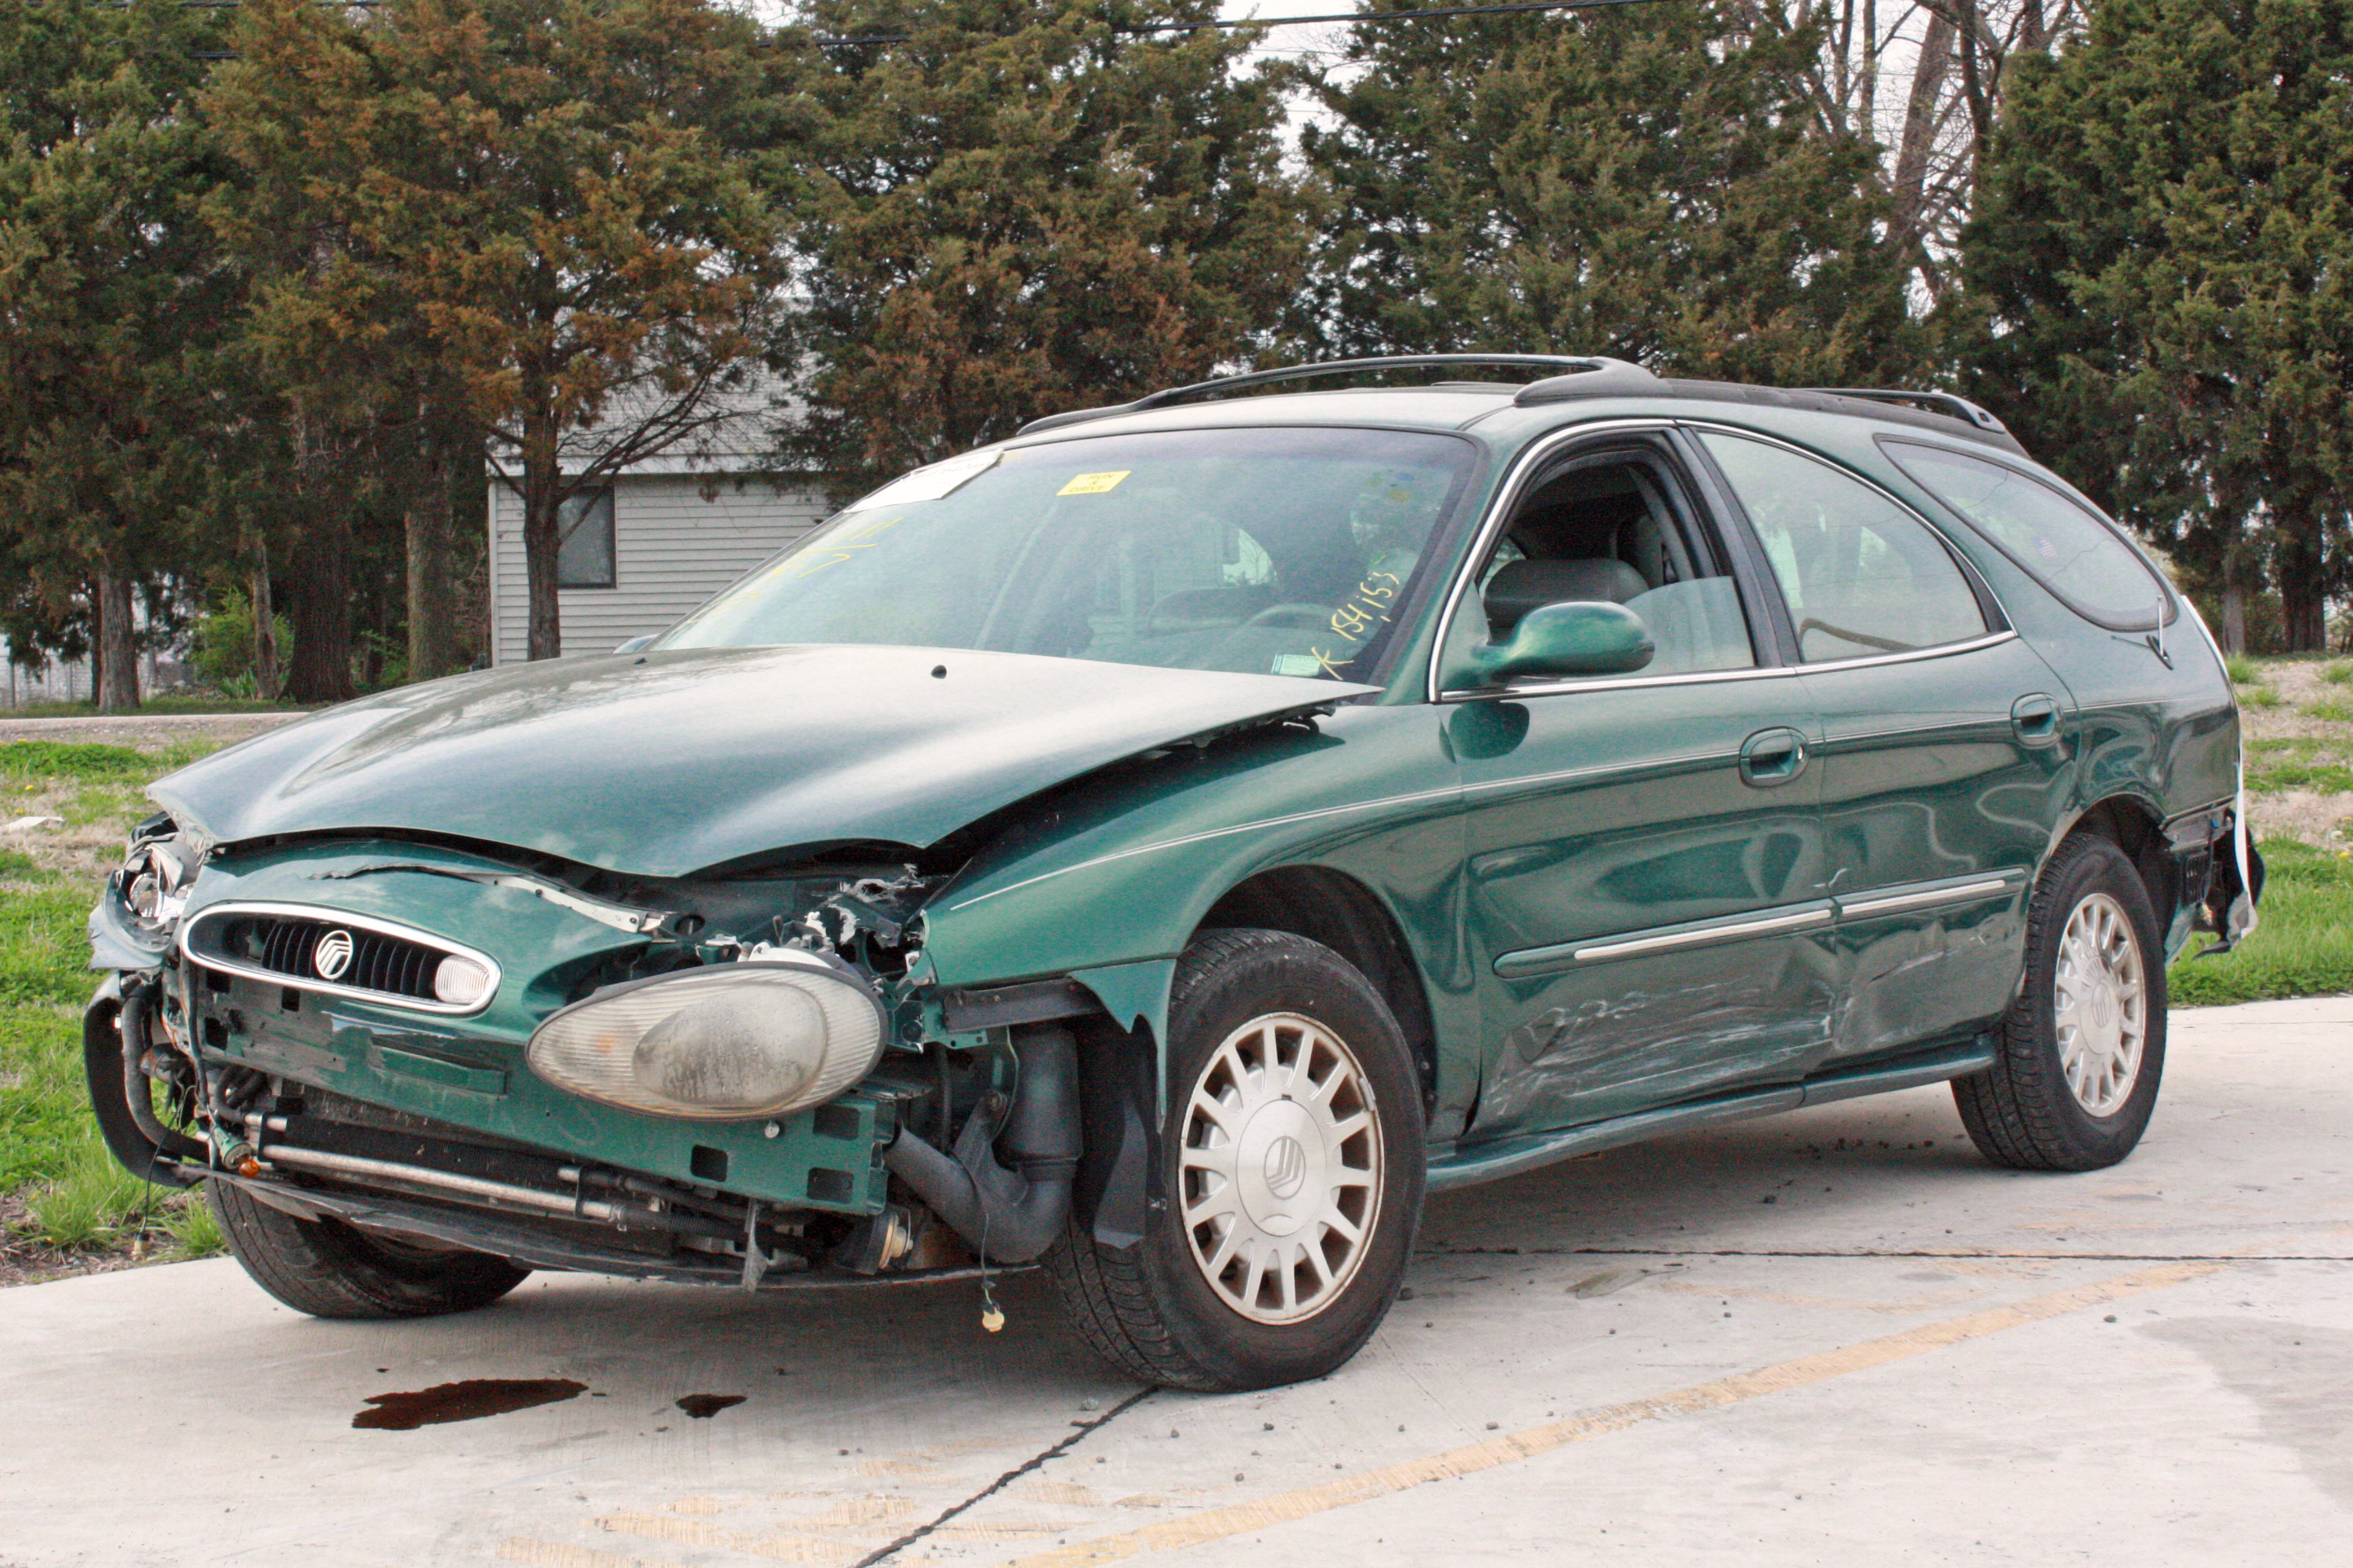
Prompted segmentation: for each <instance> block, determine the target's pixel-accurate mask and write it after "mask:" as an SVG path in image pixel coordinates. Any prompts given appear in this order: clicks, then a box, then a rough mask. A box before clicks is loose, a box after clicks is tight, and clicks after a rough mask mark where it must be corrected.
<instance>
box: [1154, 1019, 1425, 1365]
mask: <svg viewBox="0 0 2353 1568" xmlns="http://www.w3.org/2000/svg"><path fill="white" fill-rule="evenodd" d="M1181 1159H1182V1162H1183V1163H1182V1165H1181V1167H1180V1172H1181V1175H1180V1181H1179V1186H1180V1189H1181V1194H1182V1200H1183V1203H1184V1214H1185V1237H1186V1239H1187V1242H1188V1243H1190V1244H1191V1247H1192V1249H1193V1261H1194V1263H1195V1264H1196V1265H1198V1267H1199V1268H1200V1270H1201V1277H1202V1278H1203V1279H1207V1280H1208V1282H1209V1288H1210V1289H1213V1290H1215V1291H1216V1292H1217V1293H1218V1296H1219V1300H1223V1301H1224V1302H1225V1304H1226V1305H1227V1306H1229V1307H1231V1308H1232V1309H1233V1310H1235V1311H1237V1312H1240V1314H1241V1315H1242V1316H1243V1317H1245V1318H1249V1319H1251V1320H1252V1321H1257V1322H1261V1323H1296V1322H1302V1321H1305V1320H1306V1319H1309V1318H1312V1317H1314V1315H1315V1314H1316V1313H1318V1312H1320V1311H1322V1310H1324V1308H1326V1307H1328V1306H1330V1305H1331V1304H1332V1303H1333V1301H1334V1300H1336V1299H1337V1298H1338V1297H1339V1295H1340V1292H1341V1291H1342V1290H1344V1289H1346V1288H1347V1284H1348V1281H1349V1280H1350V1279H1354V1278H1356V1267H1357V1265H1358V1264H1360V1263H1362V1262H1363V1261H1364V1256H1365V1247H1366V1243H1367V1241H1368V1240H1369V1239H1370V1238H1371V1236H1372V1230H1373V1220H1374V1218H1375V1216H1376V1215H1377V1214H1378V1212H1379V1210H1380V1202H1381V1127H1380V1119H1379V1118H1378V1117H1377V1115H1376V1114H1375V1113H1374V1104H1373V1090H1372V1086H1371V1085H1370V1084H1368V1083H1366V1081H1365V1069H1364V1068H1362V1067H1361V1066H1359V1065H1358V1063H1357V1061H1356V1054H1355V1053H1354V1052H1352V1051H1351V1050H1349V1049H1348V1047H1347V1043H1346V1042H1345V1041H1344V1040H1342V1039H1341V1038H1340V1037H1338V1036H1337V1035H1335V1034H1334V1033H1332V1032H1331V1031H1330V1030H1329V1029H1327V1028H1325V1027H1324V1026H1323V1025H1321V1024H1319V1023H1317V1022H1315V1020H1314V1019H1313V1018H1303V1017H1301V1016H1299V1015H1298V1014H1296V1013H1269V1014H1266V1015H1264V1016H1260V1017H1256V1018H1252V1019H1251V1020H1250V1022H1249V1023H1247V1024H1244V1025H1243V1026H1241V1027H1240V1028H1239V1029H1236V1030H1235V1031H1234V1032H1233V1033H1232V1034H1230V1035H1229V1036H1227V1037H1226V1038H1225V1040H1224V1042H1223V1043H1222V1044H1220V1045H1219V1047H1218V1048H1217V1049H1216V1050H1214V1051H1212V1052H1211V1053H1209V1061H1208V1066H1207V1067H1205V1068H1202V1069H1201V1076H1200V1077H1199V1079H1197V1080H1196V1081H1195V1082H1194V1085H1193V1092H1192V1096H1191V1098H1190V1099H1189V1100H1187V1102H1186V1106H1185V1132H1184V1139H1183V1144H1182V1154H1181Z"/></svg>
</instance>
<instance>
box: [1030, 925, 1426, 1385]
mask: <svg viewBox="0 0 2353 1568" xmlns="http://www.w3.org/2000/svg"><path fill="white" fill-rule="evenodd" d="M1168 1032H1169V1049H1168V1075H1169V1076H1168V1115H1167V1120H1166V1125H1165V1126H1164V1128H1163V1134H1162V1138H1161V1147H1160V1152H1159V1160H1160V1170H1159V1171H1158V1172H1157V1173H1156V1175H1157V1177H1158V1180H1157V1181H1156V1183H1155V1184H1154V1186H1153V1189H1152V1196H1153V1200H1154V1201H1153V1202H1152V1203H1151V1204H1150V1205H1148V1207H1147V1217H1146V1220H1145V1237H1144V1240H1143V1242H1142V1243H1141V1245H1139V1246H1135V1247H1104V1246H1102V1245H1100V1244H1098V1243H1097V1242H1096V1241H1095V1240H1094V1238H1093V1237H1092V1236H1091V1235H1088V1234H1086V1233H1084V1232H1083V1231H1082V1230H1080V1229H1079V1228H1078V1227H1077V1226H1075V1225H1074V1226H1072V1228H1071V1232H1070V1233H1069V1234H1068V1235H1066V1236H1065V1237H1064V1238H1063V1240H1062V1241H1061V1242H1060V1243H1059V1244H1058V1245H1057V1246H1056V1247H1055V1248H1054V1249H1053V1250H1052V1251H1051V1252H1050V1253H1049V1254H1048V1255H1047V1258H1046V1262H1047V1265H1048V1268H1049V1269H1050V1272H1051V1275H1052V1278H1053V1279H1054V1282H1055V1286H1056V1288H1057V1289H1058V1291H1059V1292H1060V1296H1061V1299H1062V1303H1063V1306H1064V1309H1065V1310H1066V1311H1067V1312H1068V1314H1069V1316H1070V1318H1071V1322H1072V1323H1073V1325H1074V1326H1075V1327H1076V1328H1077V1329H1078V1331H1079V1332H1080V1334H1081V1336H1082V1338H1084V1339H1085V1340H1086V1341H1087V1342H1088V1343H1089V1344H1090V1345H1091V1346H1092V1347H1093V1348H1094V1350H1095V1351H1096V1352H1098V1353H1100V1354H1102V1355H1103V1357H1104V1358H1105V1359H1107V1360H1109V1361H1111V1362H1113V1363H1115V1364H1117V1365H1118V1366H1120V1367H1122V1368H1123V1369H1124V1370H1125V1371H1127V1372H1129V1373H1134V1375H1135V1376H1137V1377H1140V1378H1143V1379H1145V1381H1147V1382H1151V1383H1158V1384H1167V1385H1169V1386H1172V1387H1176V1388H1191V1389H1200V1390H1205V1391H1228V1390H1238V1389H1249V1388H1265V1387H1269V1386H1271V1385H1273V1384H1283V1383H1295V1382H1297V1381H1299V1380H1300V1379H1303V1378H1309V1377H1318V1376H1321V1375H1322V1374H1324V1373H1327V1372H1330V1371H1332V1370H1333V1369H1334V1368H1335V1367H1337V1366H1339V1365H1340V1364H1341V1363H1344V1362H1345V1361H1346V1360H1347V1359H1348V1358H1349V1357H1350V1356H1352V1355H1354V1354H1356V1351H1357V1350H1358V1349H1359V1348H1360V1347H1361V1346H1362V1345H1363V1344H1364V1342H1366V1340H1367V1339H1369V1338H1370V1337H1371V1336H1372V1333H1373V1331H1374V1330H1375V1329H1376V1328H1377V1327H1379V1325H1380V1321H1381V1319H1382V1318H1383V1317H1384V1316H1385V1315H1386V1314H1387V1313H1388V1309H1389V1303H1390V1302H1391V1301H1393V1300H1396V1297H1397V1290H1398V1285H1399V1284H1400V1283H1401V1282H1402V1280H1403V1279H1404V1277H1405V1266H1406V1260H1407V1258H1408V1256H1409V1253H1410V1251H1411V1249H1412V1245H1413V1235H1414V1230H1415V1227H1416V1226H1417V1225H1418V1223H1419V1217H1420V1210H1421V1196H1422V1184H1423V1179H1424V1157H1423V1145H1422V1124H1421V1095H1420V1085H1419V1077H1418V1075H1417V1074H1416V1073H1415V1071H1414V1067H1413V1061H1412V1057H1411V1054H1410V1053H1409V1051H1408V1049H1407V1047H1406V1044H1405V1038H1404V1036H1403V1034H1402V1032H1401V1031H1400V1030H1399V1029H1398V1026H1397V1020H1396V1019H1395V1018H1394V1017H1393V1016H1391V1015H1390V1013H1389V1010H1388V1005H1387V1004H1386V1003H1384V1002H1383V1001H1382V1000H1381V998H1380V995H1379V994H1378V993H1377V992H1376V991H1374V989H1373V988H1372V986H1371V985H1370V984H1368V983H1367V982H1366V980H1365V977H1364V976H1363V975H1362V974H1360V973H1357V971H1356V969H1354V968H1353V967H1351V966H1350V965H1349V964H1348V963H1346V962H1345V960H1343V959H1342V958H1341V957H1340V956H1339V955H1338V954H1337V953H1335V952H1332V951H1331V950H1330V949H1329V948H1326V947H1324V946H1322V945H1320V944H1318V943H1316V942H1309V941H1307V940H1305V939H1304V938H1302V937H1296V936H1291V935H1289V934H1286V933H1283V932H1280V931H1213V932H1210V933H1208V935H1206V936H1204V937H1202V938H1200V939H1199V940H1198V941H1197V942H1195V943H1194V944H1193V945H1192V946H1191V947H1190V948H1188V949H1187V951H1186V953H1185V956H1184V958H1183V960H1182V961H1181V962H1180V963H1179V964H1178V966H1177V972H1176V986H1175V989H1174V992H1173V994H1172V995H1171V997H1170V1007H1169V1031H1168Z"/></svg>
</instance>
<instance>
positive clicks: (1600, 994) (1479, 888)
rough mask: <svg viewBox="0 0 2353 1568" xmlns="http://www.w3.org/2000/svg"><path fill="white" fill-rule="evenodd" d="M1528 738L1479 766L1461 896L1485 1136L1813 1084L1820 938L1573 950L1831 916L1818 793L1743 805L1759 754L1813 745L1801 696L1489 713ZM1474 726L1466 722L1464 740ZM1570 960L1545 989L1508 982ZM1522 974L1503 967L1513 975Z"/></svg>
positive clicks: (1575, 704)
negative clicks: (1551, 952)
mask: <svg viewBox="0 0 2353 1568" xmlns="http://www.w3.org/2000/svg"><path fill="white" fill-rule="evenodd" d="M1478 706H1482V707H1487V708H1491V709H1493V710H1496V711H1495V712H1494V713H1493V715H1491V716H1490V717H1489V718H1488V719H1486V720H1485V721H1483V722H1484V724H1485V726H1486V727H1488V728H1500V727H1504V719H1505V717H1506V716H1507V715H1508V714H1509V713H1511V712H1512V711H1514V710H1517V711H1518V712H1519V713H1520V714H1521V715H1522V717H1521V718H1520V719H1519V720H1518V721H1516V722H1517V724H1518V725H1519V726H1520V727H1521V728H1522V731H1523V732H1522V733H1521V735H1520V736H1519V739H1518V740H1517V742H1515V743H1514V744H1513V745H1511V746H1509V747H1508V748H1504V747H1502V746H1500V745H1496V746H1491V747H1490V748H1489V749H1488V752H1487V754H1484V755H1473V754H1472V753H1471V752H1469V751H1468V749H1467V748H1466V752H1465V757H1464V763H1463V770H1464V784H1465V796H1464V799H1465V813H1466V816H1467V818H1468V826H1467V830H1466V831H1467V834H1468V837H1469V849H1470V859H1469V863H1468V867H1467V876H1466V883H1465V889H1464V890H1465V896H1466V900H1467V902H1468V911H1469V916H1470V921H1471V927H1472V950H1473V952H1474V953H1475V954H1476V955H1477V958H1478V961H1479V970H1480V986H1481V1004H1482V1033H1483V1039H1482V1059H1483V1061H1484V1063H1485V1074H1484V1079H1483V1082H1482V1089H1481V1099H1480V1103H1479V1111H1478V1117H1477V1120H1476V1121H1475V1122H1474V1124H1473V1127H1472V1134H1473V1136H1474V1137H1476V1136H1504V1135H1508V1134H1511V1133H1515V1132H1525V1131H1541V1130H1544V1129H1547V1128H1553V1127H1561V1126H1568V1125H1573V1124H1575V1123H1577V1122H1582V1121H1593V1120H1597V1119H1599V1118H1601V1117H1605V1116H1613V1115H1620V1114H1625V1113H1628V1112H1631V1111H1634V1110H1641V1109H1644V1108H1646V1107H1650V1106H1653V1105H1657V1104H1662V1103H1664V1102H1667V1101H1670V1100H1680V1099H1683V1098H1686V1097H1688V1096H1690V1095H1693V1094H1697V1093H1703V1092H1705V1091H1707V1090H1709V1089H1715V1088H1719V1087H1724V1086H1726V1085H1729V1084H1733V1083H1737V1082H1741V1081H1746V1080H1753V1079H1760V1078H1765V1079H1776V1078H1778V1079H1793V1078H1796V1077H1799V1076H1802V1074H1803V1073H1804V1071H1805V1070H1806V1069H1807V1068H1808V1067H1809V1066H1810V1064H1811V1062H1812V1061H1813V1060H1814V1059H1815V1058H1818V1057H1819V1056H1820V1052H1821V1050H1822V1049H1823V1047H1824V1043H1825V1041H1826V1039H1827V1031H1828V1022H1829V1017H1830V1014H1831V1006H1832V1005H1833V1002H1834V1000H1835V995H1834V982H1833V976H1832V974H1831V968H1830V965H1829V964H1828V963H1827V962H1826V961H1825V958H1824V954H1823V952H1822V950H1821V948H1820V944H1819V936H1820V933H1819V932H1816V931H1807V930H1798V931H1779V932H1774V933H1769V934H1757V935H1752V936H1748V937H1746V938H1743V939H1738V940H1732V941H1725V942H1713V943H1706V944H1700V945H1693V946H1685V947H1678V948H1674V949H1671V950H1668V951H1664V952H1653V953H1649V954H1636V955H1630V956H1625V957H1618V958H1608V959H1599V960H1579V959H1577V958H1575V957H1574V956H1573V951H1574V948H1575V944H1577V943H1578V942H1583V941H1586V940H1588V939H1590V940H1591V941H1592V942H1594V943H1595V944H1600V943H1602V942H1604V941H1605V939H1612V938H1623V937H1626V936H1628V935H1630V934H1631V935H1639V934H1640V933H1641V932H1644V931H1656V930H1657V929H1658V928H1661V927H1672V926H1675V925H1679V924H1682V923H1684V922H1690V921H1707V920H1711V919H1727V918H1739V917H1749V916H1759V915H1762V914H1764V913H1766V912H1767V911H1772V910H1777V909H1786V908H1787V907H1788V906H1790V905H1794V904H1803V903H1806V902H1808V901H1813V902H1815V903H1820V900H1821V899H1822V891H1821V884H1822V881H1823V879H1824V878H1825V875H1826V873H1825V871H1824V869H1823V861H1822V849H1821V832H1820V817H1819V814H1818V812H1817V809H1816V798H1815V774H1814V773H1813V771H1812V770H1811V769H1808V770H1807V771H1806V772H1804V773H1800V774H1799V776H1798V777H1797V778H1796V779H1794V780H1792V781H1790V782H1788V783H1786V784H1779V785H1778V786H1774V787H1770V788H1758V787H1756V786H1754V785H1751V784H1746V783H1744V782H1743V781H1742V779H1741V777H1740V773H1739V768H1738V753H1739V751H1740V748H1741V744H1742V742H1744V740H1746V738H1747V737H1748V736H1750V735H1751V734H1754V733H1756V732H1757V731H1760V730H1764V729H1767V728H1770V727H1776V726H1781V725H1787V726H1788V727H1790V728H1794V729H1797V730H1799V731H1800V732H1801V733H1802V734H1805V735H1806V736H1808V737H1809V739H1811V738H1812V737H1813V736H1814V735H1815V732H1816V728H1817V727H1816V724H1815V721H1814V719H1813V716H1812V714H1811V711H1810V709H1809V708H1808V707H1807V706H1806V704H1805V700H1804V698H1803V695H1802V692H1801V690H1800V689H1799V685H1798V683H1797V682H1796V681H1795V680H1794V679H1757V680H1744V681H1725V682H1721V683H1701V684H1694V685H1689V686H1664V687H1649V688H1635V689H1626V690H1622V691H1621V690H1599V691H1581V692H1565V693H1560V694H1556V695H1554V696H1550V697H1536V698H1530V699H1527V700H1525V701H1518V702H1499V703H1492V704H1483V705H1478ZM1475 712H1476V708H1475V707H1471V708H1465V709H1463V710H1459V717H1458V722H1467V721H1470V720H1471V719H1472V716H1473V714H1474V713H1475ZM1563 944H1566V945H1567V946H1568V947H1570V948H1571V950H1572V952H1571V953H1570V954H1569V955H1567V956H1564V957H1563V958H1561V959H1559V960H1556V961H1555V962H1554V963H1551V964H1550V965H1548V966H1547V967H1546V968H1544V969H1543V970H1542V972H1539V973H1509V974H1502V973H1497V972H1496V964H1497V961H1499V960H1503V959H1505V958H1506V957H1507V956H1508V955H1514V954H1525V953H1527V952H1530V951H1531V950H1535V951H1537V952H1541V951H1543V950H1544V949H1546V947H1548V946H1556V945H1563ZM1527 962H1529V961H1528V960H1526V959H1525V958H1522V959H1521V960H1519V961H1518V963H1506V964H1505V965H1504V968H1505V969H1507V970H1513V969H1518V968H1520V967H1522V966H1524V965H1525V963H1527Z"/></svg>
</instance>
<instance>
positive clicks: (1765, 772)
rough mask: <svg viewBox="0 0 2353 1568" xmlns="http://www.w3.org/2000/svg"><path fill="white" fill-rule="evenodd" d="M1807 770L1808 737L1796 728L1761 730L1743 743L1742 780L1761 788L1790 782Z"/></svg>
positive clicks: (1741, 756) (1744, 782)
mask: <svg viewBox="0 0 2353 1568" xmlns="http://www.w3.org/2000/svg"><path fill="white" fill-rule="evenodd" d="M1805 771H1806V738H1805V737H1804V736H1803V735H1800V734H1799V733H1798V732H1797V731H1795V730H1791V729H1787V728H1776V729H1771V730H1759V731H1757V733H1755V734H1754V735H1751V736H1749V737H1748V739H1747V740H1746V741H1744V742H1741V746H1740V782H1741V783H1743V784H1754V785H1755V786H1757V788H1758V789H1770V788H1772V787H1773V786H1774V785H1775V784H1788V782H1789V781H1790V780H1791V779H1793V778H1796V777H1797V776H1798V775H1799V773H1804V772H1805Z"/></svg>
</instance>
